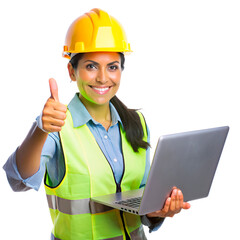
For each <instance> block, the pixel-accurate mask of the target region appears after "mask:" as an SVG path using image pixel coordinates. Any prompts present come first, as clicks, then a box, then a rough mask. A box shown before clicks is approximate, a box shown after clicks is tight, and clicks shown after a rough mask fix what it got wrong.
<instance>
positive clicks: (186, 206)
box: [183, 202, 191, 209]
mask: <svg viewBox="0 0 240 240" xmlns="http://www.w3.org/2000/svg"><path fill="white" fill-rule="evenodd" d="M190 207H191V205H190V203H188V202H184V203H183V209H189V208H190Z"/></svg>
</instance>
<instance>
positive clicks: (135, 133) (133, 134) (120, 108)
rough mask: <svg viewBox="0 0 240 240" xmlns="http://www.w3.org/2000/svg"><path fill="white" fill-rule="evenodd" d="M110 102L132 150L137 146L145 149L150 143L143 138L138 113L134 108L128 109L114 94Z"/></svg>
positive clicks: (135, 149)
mask: <svg viewBox="0 0 240 240" xmlns="http://www.w3.org/2000/svg"><path fill="white" fill-rule="evenodd" d="M110 102H111V103H112V104H113V106H114V107H115V108H116V110H117V112H118V114H119V116H120V118H121V120H122V123H123V127H124V130H125V132H126V137H127V140H128V142H129V143H130V144H131V146H132V148H133V150H134V152H138V149H139V148H144V149H147V148H148V147H149V146H150V145H149V143H148V142H145V141H144V140H143V135H144V132H143V127H142V124H141V120H140V117H139V115H138V114H137V112H136V110H135V109H129V108H127V107H126V105H124V104H123V103H122V102H121V101H120V100H119V99H118V98H117V97H116V96H114V97H113V98H112V99H111V100H110Z"/></svg>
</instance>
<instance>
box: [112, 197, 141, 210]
mask: <svg viewBox="0 0 240 240" xmlns="http://www.w3.org/2000/svg"><path fill="white" fill-rule="evenodd" d="M141 199H142V197H136V198H129V199H126V200H122V201H117V202H115V203H116V204H120V205H124V206H127V207H132V208H138V207H139V206H140V203H141Z"/></svg>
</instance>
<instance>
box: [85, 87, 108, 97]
mask: <svg viewBox="0 0 240 240" xmlns="http://www.w3.org/2000/svg"><path fill="white" fill-rule="evenodd" d="M89 87H90V88H91V89H92V90H93V91H94V92H95V93H97V94H100V95H104V94H106V93H108V92H109V91H110V89H111V88H112V87H111V86H101V87H99V86H98V87H95V86H89Z"/></svg>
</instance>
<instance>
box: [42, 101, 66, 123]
mask: <svg viewBox="0 0 240 240" xmlns="http://www.w3.org/2000/svg"><path fill="white" fill-rule="evenodd" d="M63 106H64V105H63ZM64 107H66V106H64ZM57 109H59V110H57ZM66 117H67V114H66V111H65V109H64V111H62V110H61V109H60V108H57V107H51V108H49V107H46V108H44V109H43V111H42V120H43V121H45V120H46V121H47V120H48V119H49V118H53V119H59V120H65V119H66Z"/></svg>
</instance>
